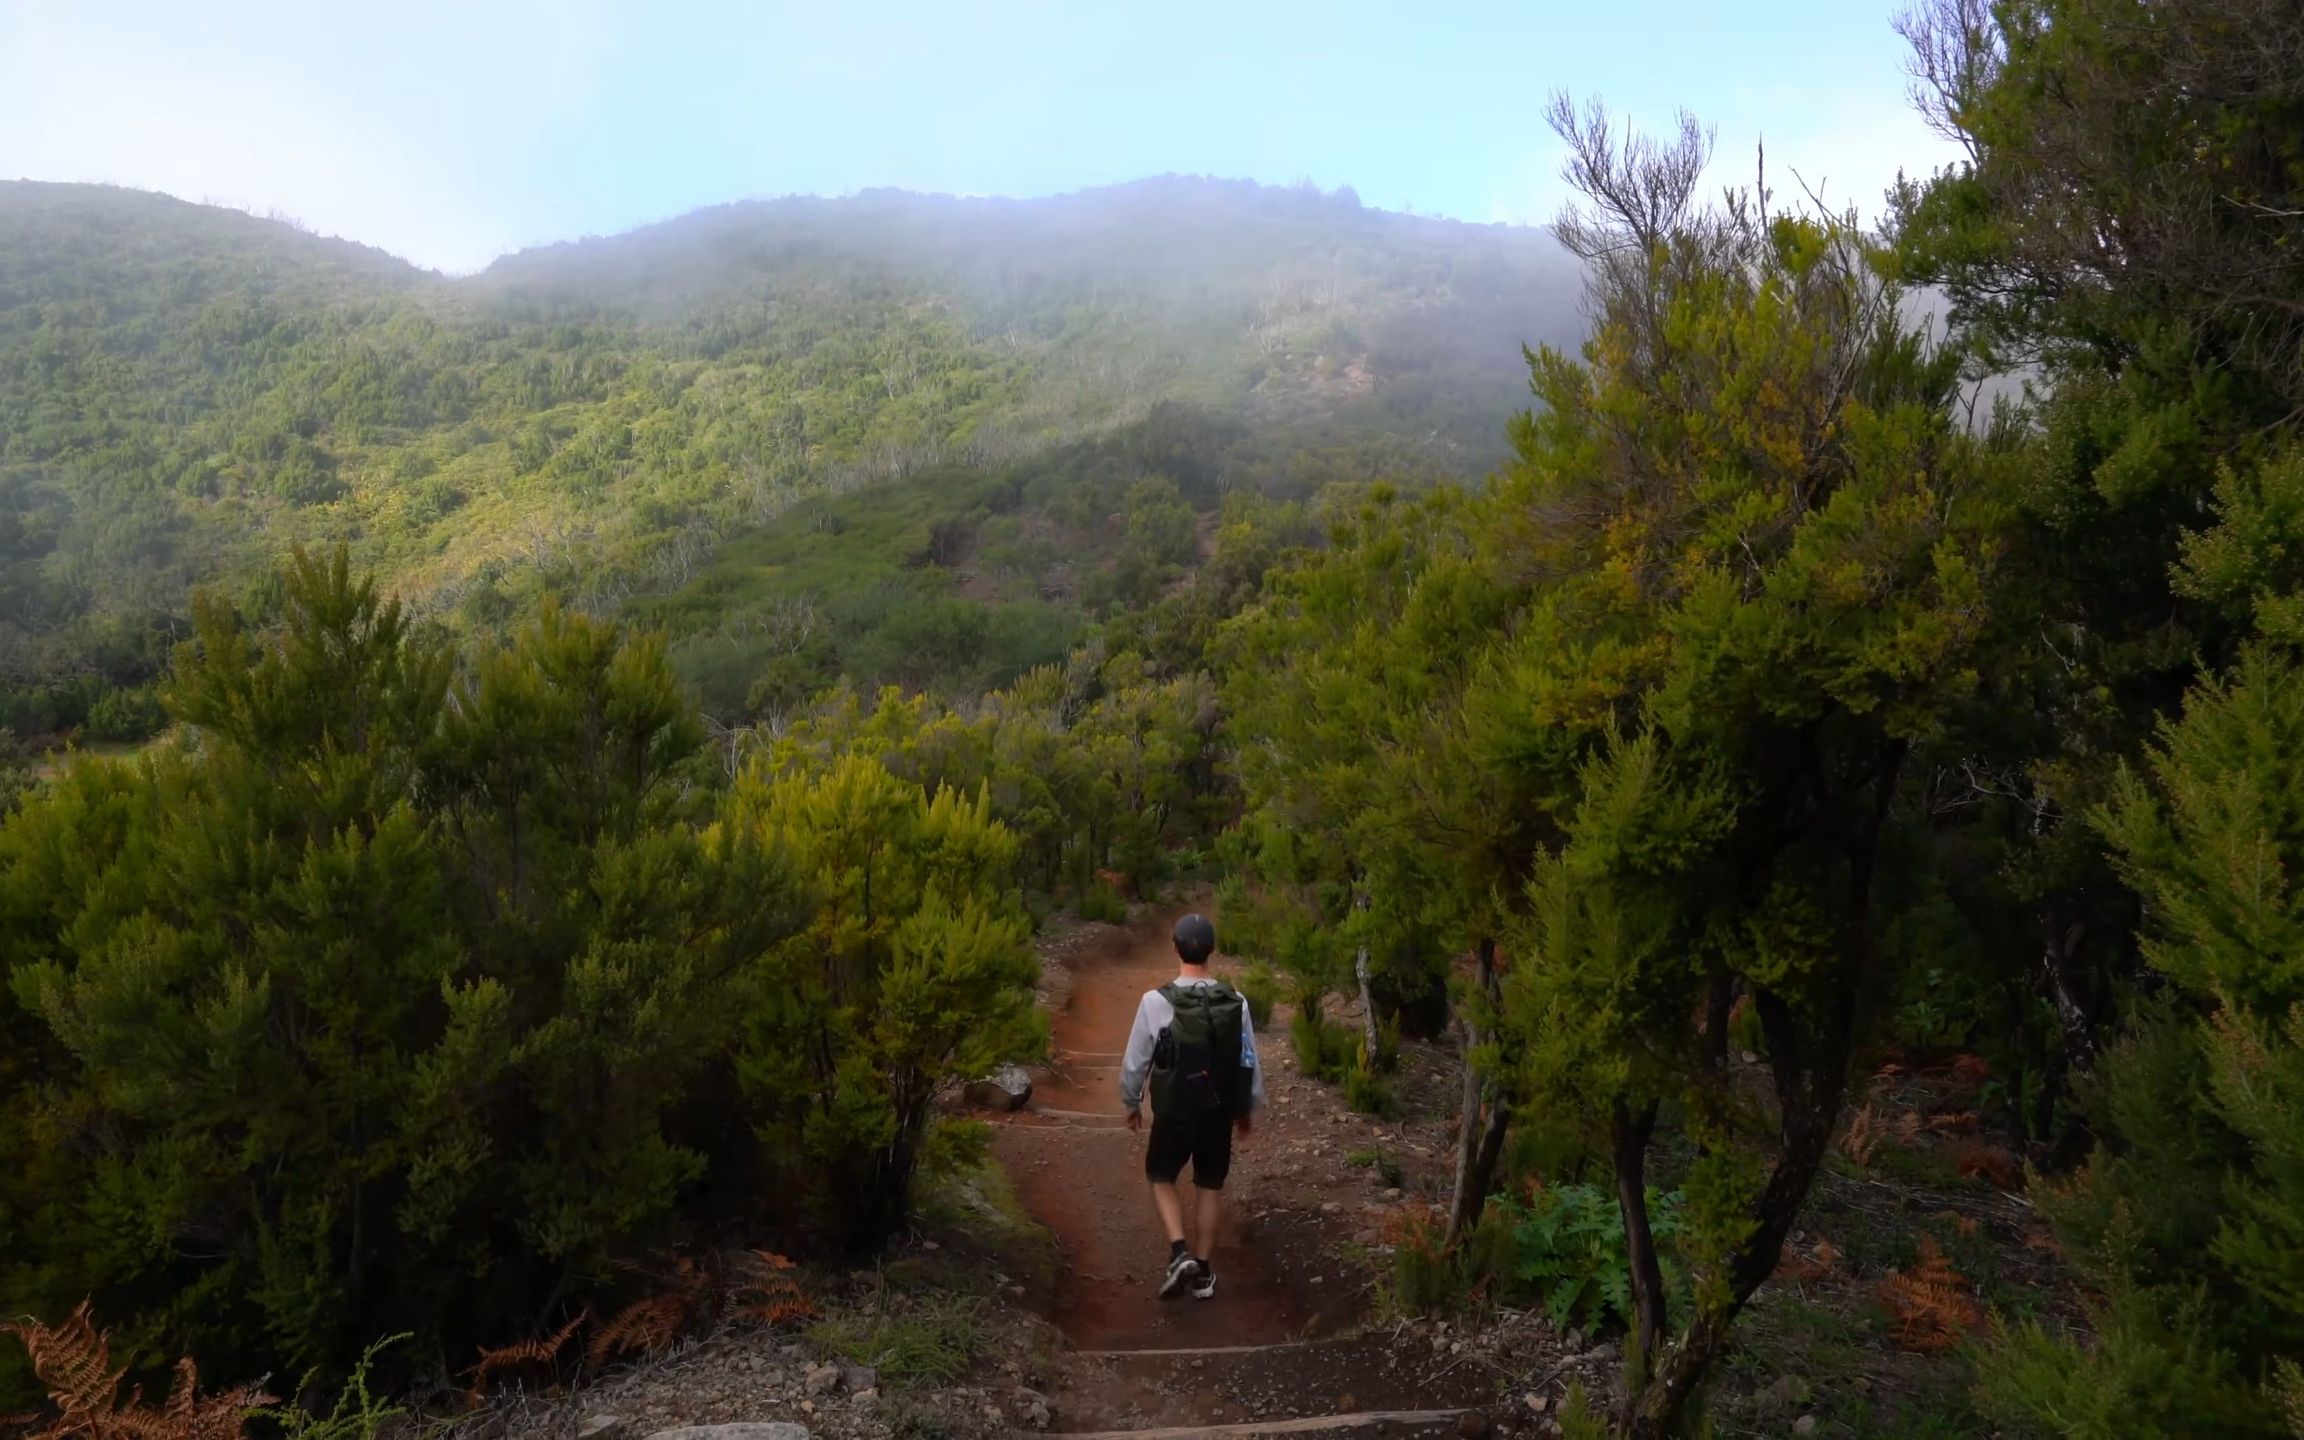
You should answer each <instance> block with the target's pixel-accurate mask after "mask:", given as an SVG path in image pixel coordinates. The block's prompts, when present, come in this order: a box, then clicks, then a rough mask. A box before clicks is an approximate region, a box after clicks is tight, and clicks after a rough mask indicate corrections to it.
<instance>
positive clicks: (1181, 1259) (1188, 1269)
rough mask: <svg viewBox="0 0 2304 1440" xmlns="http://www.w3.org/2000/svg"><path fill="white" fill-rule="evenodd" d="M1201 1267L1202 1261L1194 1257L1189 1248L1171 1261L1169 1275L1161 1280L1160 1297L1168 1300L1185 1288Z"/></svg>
mask: <svg viewBox="0 0 2304 1440" xmlns="http://www.w3.org/2000/svg"><path fill="white" fill-rule="evenodd" d="M1199 1269H1200V1262H1199V1261H1197V1260H1195V1259H1193V1258H1192V1252H1191V1251H1189V1250H1187V1251H1185V1252H1184V1253H1183V1254H1181V1255H1179V1256H1177V1257H1176V1258H1175V1259H1173V1260H1171V1261H1169V1262H1168V1274H1167V1277H1166V1278H1165V1279H1163V1280H1162V1281H1161V1282H1160V1298H1161V1299H1163V1300H1166V1299H1168V1298H1169V1297H1171V1296H1173V1295H1174V1294H1175V1293H1176V1292H1177V1291H1179V1290H1181V1289H1183V1288H1184V1286H1185V1284H1186V1282H1188V1281H1190V1280H1191V1279H1192V1278H1193V1276H1194V1275H1195V1274H1197V1273H1198V1271H1199Z"/></svg>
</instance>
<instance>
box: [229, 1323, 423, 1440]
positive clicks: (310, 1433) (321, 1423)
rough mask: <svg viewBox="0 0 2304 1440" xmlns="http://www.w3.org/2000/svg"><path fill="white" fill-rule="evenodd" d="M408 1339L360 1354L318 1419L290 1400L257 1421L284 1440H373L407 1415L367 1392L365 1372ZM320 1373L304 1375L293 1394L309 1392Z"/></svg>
mask: <svg viewBox="0 0 2304 1440" xmlns="http://www.w3.org/2000/svg"><path fill="white" fill-rule="evenodd" d="M410 1338H412V1337H410V1336H408V1335H393V1336H388V1337H386V1338H385V1339H382V1340H379V1341H377V1342H376V1343H375V1344H373V1345H371V1346H369V1347H368V1348H367V1350H365V1351H364V1352H362V1353H361V1356H360V1359H359V1361H358V1363H356V1364H355V1365H353V1367H352V1373H351V1374H350V1375H348V1376H346V1377H345V1379H344V1384H343V1386H342V1387H341V1388H340V1389H339V1390H338V1391H337V1392H336V1403H335V1405H334V1406H333V1407H331V1408H330V1410H329V1411H328V1413H327V1414H325V1415H318V1414H315V1413H313V1412H312V1411H310V1410H307V1409H305V1408H304V1405H303V1403H302V1402H301V1401H300V1400H297V1399H295V1398H293V1397H291V1398H290V1399H289V1400H288V1401H287V1402H286V1403H284V1404H281V1405H276V1406H273V1407H271V1408H269V1409H266V1410H260V1411H258V1412H257V1418H259V1419H263V1420H268V1421H270V1422H271V1423H272V1424H274V1425H276V1426H278V1427H279V1431H280V1434H281V1436H282V1437H283V1440H376V1437H377V1436H378V1435H379V1434H381V1433H383V1431H384V1429H385V1428H386V1427H387V1426H389V1425H391V1424H392V1422H393V1421H395V1420H397V1419H399V1418H400V1417H401V1416H403V1415H405V1414H407V1413H408V1411H407V1408H406V1407H405V1406H401V1405H394V1404H390V1403H388V1402H387V1401H386V1400H385V1399H384V1398H383V1397H382V1396H379V1395H377V1394H376V1393H375V1392H373V1391H372V1390H370V1389H369V1388H368V1386H369V1380H368V1372H369V1371H370V1370H371V1369H372V1368H373V1367H374V1366H375V1363H376V1357H377V1356H378V1355H379V1354H381V1353H382V1352H383V1351H384V1350H386V1349H388V1348H390V1347H391V1346H394V1345H397V1344H399V1343H400V1342H401V1341H403V1340H407V1339H410ZM319 1377H320V1372H319V1371H317V1370H309V1371H306V1372H305V1375H304V1379H303V1381H302V1383H300V1384H299V1385H297V1387H296V1393H297V1394H298V1395H301V1394H304V1393H305V1392H307V1391H309V1390H311V1388H312V1385H313V1382H314V1381H316V1380H318V1379H319Z"/></svg>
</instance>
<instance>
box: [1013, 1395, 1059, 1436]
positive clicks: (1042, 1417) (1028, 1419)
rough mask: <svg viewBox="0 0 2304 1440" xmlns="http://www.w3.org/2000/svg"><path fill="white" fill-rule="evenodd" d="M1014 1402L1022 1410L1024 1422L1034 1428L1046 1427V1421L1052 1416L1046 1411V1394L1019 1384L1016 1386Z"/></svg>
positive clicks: (1041, 1428) (1043, 1428) (1042, 1428)
mask: <svg viewBox="0 0 2304 1440" xmlns="http://www.w3.org/2000/svg"><path fill="white" fill-rule="evenodd" d="M1016 1403H1017V1405H1018V1406H1019V1407H1021V1408H1022V1410H1023V1412H1024V1423H1025V1424H1027V1425H1030V1426H1031V1427H1032V1428H1033V1429H1035V1430H1045V1429H1047V1428H1048V1422H1049V1420H1050V1419H1051V1418H1052V1417H1051V1416H1050V1414H1049V1411H1048V1397H1047V1396H1045V1395H1043V1394H1041V1393H1040V1392H1039V1391H1037V1390H1033V1389H1029V1388H1027V1387H1025V1386H1022V1385H1019V1386H1017V1387H1016Z"/></svg>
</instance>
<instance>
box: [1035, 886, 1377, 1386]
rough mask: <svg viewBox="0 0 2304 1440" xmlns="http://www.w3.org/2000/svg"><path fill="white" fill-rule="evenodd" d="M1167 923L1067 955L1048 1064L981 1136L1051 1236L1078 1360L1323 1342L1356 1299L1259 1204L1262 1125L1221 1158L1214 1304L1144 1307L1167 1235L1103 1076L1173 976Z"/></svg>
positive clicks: (1315, 1238)
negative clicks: (1224, 1171) (1018, 1111)
mask: <svg viewBox="0 0 2304 1440" xmlns="http://www.w3.org/2000/svg"><path fill="white" fill-rule="evenodd" d="M1172 918H1173V917H1172V916H1170V915H1165V914H1163V915H1158V916H1154V917H1152V918H1151V919H1150V920H1148V921H1146V922H1144V923H1142V924H1139V925H1137V926H1134V927H1131V928H1129V929H1126V930H1114V931H1112V932H1110V933H1109V934H1108V935H1107V936H1106V937H1104V939H1103V941H1102V943H1100V944H1095V945H1092V946H1089V947H1085V948H1083V949H1082V950H1080V951H1078V952H1076V953H1075V955H1074V957H1073V958H1072V961H1071V965H1070V969H1071V974H1070V986H1069V995H1068V997H1067V999H1066V1000H1065V1002H1064V1004H1063V1007H1062V1008H1061V1009H1060V1010H1059V1011H1058V1012H1057V1013H1056V1015H1055V1016H1054V1017H1053V1019H1054V1030H1055V1046H1056V1058H1055V1062H1054V1063H1053V1064H1052V1065H1051V1066H1050V1067H1049V1069H1047V1070H1045V1071H1043V1072H1042V1073H1041V1074H1040V1075H1039V1076H1038V1077H1036V1088H1035V1091H1034V1094H1033V1097H1032V1104H1031V1106H1030V1107H1029V1108H1028V1109H1027V1110H1026V1111H1025V1112H1024V1113H1023V1114H1022V1115H1019V1116H1017V1117H1016V1118H1015V1119H1014V1120H1013V1121H1012V1122H1011V1123H1009V1124H1007V1125H1004V1126H1002V1127H1001V1129H1000V1131H999V1134H998V1136H997V1137H996V1140H995V1147H994V1148H995V1152H996V1153H997V1154H998V1156H999V1157H1000V1160H1001V1162H1002V1163H1003V1164H1004V1165H1005V1166H1006V1167H1007V1169H1008V1172H1009V1174H1010V1175H1011V1177H1012V1178H1013V1179H1014V1181H1015V1184H1016V1188H1017V1192H1018V1194H1019V1196H1020V1197H1021V1198H1022V1200H1023V1202H1024V1204H1025V1206H1026V1207H1027V1208H1029V1209H1030V1210H1031V1211H1032V1213H1033V1214H1034V1215H1035V1216H1036V1217H1037V1218H1038V1219H1039V1220H1040V1221H1041V1223H1042V1224H1044V1225H1046V1226H1047V1227H1048V1229H1049V1230H1050V1232H1051V1233H1052V1234H1053V1235H1054V1237H1055V1240H1056V1245H1057V1249H1058V1252H1059V1255H1060V1257H1061V1261H1060V1269H1059V1271H1058V1275H1057V1282H1056V1295H1055V1318H1056V1323H1057V1325H1058V1326H1059V1327H1060V1328H1061V1329H1062V1330H1063V1332H1064V1335H1065V1338H1066V1339H1068V1340H1069V1341H1070V1342H1071V1343H1072V1345H1073V1346H1074V1347H1075V1348H1077V1349H1082V1350H1136V1349H1167V1348H1179V1347H1199V1346H1235V1345H1264V1344H1272V1343H1276V1342H1280V1341H1287V1340H1295V1339H1299V1338H1303V1337H1305V1336H1307V1335H1315V1334H1323V1333H1332V1332H1333V1331H1335V1330H1336V1329H1338V1328H1340V1327H1341V1326H1342V1325H1343V1324H1345V1323H1347V1322H1349V1321H1350V1320H1351V1319H1353V1318H1354V1317H1355V1314H1356V1312H1357V1310H1358V1308H1359V1306H1358V1297H1357V1296H1356V1294H1355V1293H1354V1292H1353V1291H1352V1289H1351V1287H1348V1286H1345V1285H1341V1284H1334V1285H1314V1284H1311V1283H1308V1282H1309V1281H1310V1277H1311V1275H1312V1274H1315V1273H1319V1270H1320V1268H1321V1265H1322V1262H1323V1261H1324V1259H1325V1254H1324V1252H1325V1250H1326V1248H1327V1247H1326V1244H1325V1240H1324V1237H1323V1236H1322V1235H1321V1234H1320V1233H1319V1227H1318V1226H1317V1225H1316V1224H1311V1223H1305V1221H1303V1220H1302V1219H1292V1218H1290V1217H1289V1216H1286V1215H1283V1214H1281V1213H1279V1212H1276V1211H1274V1210H1273V1208H1272V1199H1273V1197H1274V1196H1275V1195H1276V1194H1277V1193H1278V1190H1279V1187H1277V1186H1275V1184H1274V1183H1273V1181H1274V1174H1273V1172H1274V1169H1275V1167H1276V1166H1278V1165H1279V1164H1280V1163H1281V1157H1280V1156H1279V1155H1278V1154H1276V1153H1275V1149H1274V1146H1273V1145H1272V1144H1271V1143H1269V1141H1268V1136H1267V1133H1266V1132H1265V1131H1263V1130H1259V1131H1258V1132H1257V1133H1256V1134H1254V1135H1251V1136H1249V1137H1248V1138H1246V1139H1244V1140H1242V1141H1240V1142H1238V1144H1237V1145H1236V1147H1235V1149H1234V1152H1233V1167H1232V1175H1231V1178H1230V1180H1229V1181H1228V1182H1227V1184H1226V1186H1225V1192H1224V1193H1225V1206H1224V1221H1223V1225H1222V1228H1221V1229H1220V1231H1219V1232H1218V1236H1217V1242H1216V1256H1215V1260H1216V1273H1217V1281H1218V1283H1217V1293H1216V1298H1214V1299H1213V1300H1209V1301H1195V1300H1191V1299H1189V1298H1184V1299H1180V1300H1172V1301H1165V1302H1164V1301H1162V1300H1161V1299H1160V1298H1159V1295H1158V1290H1157V1286H1158V1282H1159V1277H1160V1272H1161V1270H1162V1268H1163V1267H1164V1266H1165V1265H1166V1263H1167V1258H1168V1243H1167V1237H1166V1236H1165V1235H1164V1234H1163V1233H1162V1231H1161V1228H1160V1221H1159V1217H1158V1215H1157V1214H1156V1213H1155V1212H1154V1211H1153V1208H1152V1197H1151V1194H1150V1191H1149V1190H1148V1189H1147V1187H1146V1185H1145V1181H1144V1137H1143V1136H1142V1135H1139V1134H1136V1133H1132V1132H1131V1131H1129V1130H1128V1129H1127V1128H1126V1125H1125V1123H1124V1117H1123V1112H1122V1110H1121V1108H1120V1091H1119V1073H1120V1051H1121V1049H1122V1048H1123V1047H1124V1046H1125V1045H1126V1044H1127V1041H1128V1030H1129V1027H1130V1025H1131V1023H1132V1022H1133V1021H1134V1019H1135V1016H1136V1005H1137V1002H1138V1001H1139V1000H1140V999H1141V998H1142V997H1143V994H1144V992H1145V991H1146V990H1149V989H1152V988H1154V987H1156V986H1158V985H1160V984H1161V983H1162V982H1164V981H1166V980H1169V979H1172V978H1174V976H1175V973H1176V955H1175V951H1174V950H1172V949H1171V948H1170V947H1169V944H1168V939H1167V934H1168V922H1169V921H1170V920H1171V919H1172ZM1264 1048H1265V1052H1266V1053H1265V1062H1266V1064H1267V1066H1268V1067H1270V1066H1272V1065H1273V1063H1274V1061H1275V1060H1276V1059H1277V1058H1278V1054H1279V1052H1280V1051H1281V1050H1282V1049H1283V1047H1282V1046H1280V1045H1279V1044H1278V1043H1276V1042H1275V1041H1274V1040H1273V1038H1272V1037H1265V1046H1264ZM1186 1178H1187V1184H1186V1185H1185V1187H1184V1189H1185V1199H1186V1201H1187V1203H1188V1204H1189V1203H1190V1202H1191V1201H1192V1200H1193V1198H1194V1194H1193V1190H1192V1187H1191V1185H1190V1184H1189V1172H1187V1177H1186ZM1186 1223H1187V1226H1188V1227H1189V1225H1190V1224H1191V1223H1192V1222H1191V1221H1190V1220H1187V1222H1186ZM1195 1238H1197V1237H1195ZM1328 1268H1330V1269H1333V1268H1335V1267H1334V1264H1333V1262H1328ZM1325 1278H1326V1277H1323V1279H1325Z"/></svg>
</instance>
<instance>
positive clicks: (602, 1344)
mask: <svg viewBox="0 0 2304 1440" xmlns="http://www.w3.org/2000/svg"><path fill="white" fill-rule="evenodd" d="M692 1313H693V1307H692V1306H691V1305H690V1303H689V1302H688V1299H687V1297H686V1296H685V1295H683V1294H680V1293H678V1292H668V1293H666V1294H662V1295H649V1296H644V1297H643V1298H641V1299H638V1300H635V1301H633V1302H632V1303H631V1304H629V1305H627V1306H625V1307H624V1308H623V1309H621V1310H619V1311H617V1312H616V1314H615V1315H614V1316H613V1317H611V1318H610V1319H609V1321H608V1323H607V1324H605V1325H603V1326H601V1327H600V1328H599V1329H598V1330H596V1331H594V1332H593V1333H592V1343H591V1344H590V1345H588V1346H586V1347H585V1351H584V1353H585V1358H586V1359H588V1360H590V1361H591V1363H592V1364H593V1365H594V1366H600V1365H605V1364H607V1363H608V1362H609V1361H610V1360H612V1359H614V1358H615V1357H616V1356H618V1355H624V1354H630V1353H633V1352H642V1353H645V1352H648V1351H653V1350H661V1349H663V1348H664V1347H665V1346H667V1345H670V1344H671V1343H672V1342H673V1341H675V1340H677V1339H679V1338H680V1332H681V1331H683V1330H685V1329H687V1328H688V1321H689V1318H690V1316H691V1315H692Z"/></svg>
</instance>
